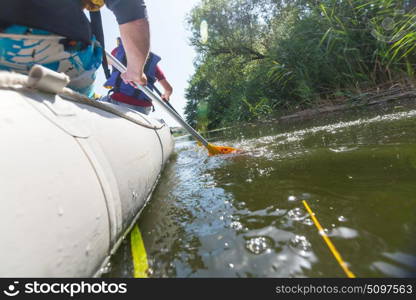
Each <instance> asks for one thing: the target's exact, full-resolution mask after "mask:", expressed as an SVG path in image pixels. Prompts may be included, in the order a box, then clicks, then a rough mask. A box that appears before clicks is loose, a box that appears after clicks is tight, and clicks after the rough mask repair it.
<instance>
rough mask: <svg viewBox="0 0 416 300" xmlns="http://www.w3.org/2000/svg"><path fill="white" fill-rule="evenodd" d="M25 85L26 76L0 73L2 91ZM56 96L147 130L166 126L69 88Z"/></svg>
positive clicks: (16, 88)
mask: <svg viewBox="0 0 416 300" xmlns="http://www.w3.org/2000/svg"><path fill="white" fill-rule="evenodd" d="M27 85H28V76H26V75H22V74H17V73H10V72H0V88H2V89H11V90H15V91H19V90H21V89H22V88H24V89H27V88H28V86H27ZM58 95H59V96H61V97H64V98H65V99H66V100H69V101H72V102H77V103H81V104H86V105H89V106H93V107H96V108H99V109H101V110H104V111H106V112H109V113H112V114H114V115H117V116H119V117H121V118H123V119H126V120H128V121H130V122H133V123H135V124H137V125H140V126H142V127H145V128H148V129H152V130H160V129H162V128H163V127H165V126H166V124H161V125H160V126H156V125H152V123H151V122H150V121H149V120H147V119H145V118H144V117H142V116H140V115H139V114H137V116H139V117H141V118H143V119H144V120H145V121H146V122H147V124H146V123H144V122H142V121H140V120H138V119H137V118H134V117H131V116H128V115H126V114H125V113H123V112H121V111H119V110H118V109H116V108H113V107H111V106H110V105H107V104H106V103H104V102H100V101H96V100H92V99H90V98H88V97H87V96H84V95H82V94H80V93H77V92H75V91H73V90H71V89H70V88H63V89H62V91H61V92H59V93H58Z"/></svg>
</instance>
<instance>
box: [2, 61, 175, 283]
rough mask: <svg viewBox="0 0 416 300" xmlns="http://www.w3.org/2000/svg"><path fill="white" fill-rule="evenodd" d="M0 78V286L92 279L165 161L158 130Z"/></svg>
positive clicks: (52, 79) (166, 145) (97, 105)
mask: <svg viewBox="0 0 416 300" xmlns="http://www.w3.org/2000/svg"><path fill="white" fill-rule="evenodd" d="M67 83H68V80H67V77H66V76H65V75H62V74H58V73H55V72H52V71H49V70H47V69H44V68H42V67H39V66H35V67H34V68H33V69H32V70H31V73H30V74H29V76H24V75H20V74H14V73H9V72H0V138H1V148H0V213H1V217H0V240H1V250H0V276H2V277H90V276H100V275H101V274H102V272H103V270H104V269H105V267H106V265H107V264H108V262H109V259H110V257H111V255H112V254H114V252H115V251H116V250H117V248H118V246H119V245H120V243H121V242H122V240H123V239H124V238H125V237H126V235H127V234H128V232H129V229H130V228H131V227H132V225H133V224H134V223H135V222H136V221H137V218H138V216H139V213H140V211H141V210H142V208H143V207H144V205H145V204H146V201H147V200H148V199H149V197H150V195H151V193H152V191H153V189H154V187H155V184H156V182H157V180H158V178H159V175H160V173H161V171H162V169H163V166H164V165H165V163H166V162H167V160H168V158H169V156H170V154H171V153H172V151H173V146H174V141H173V138H172V135H171V133H170V129H169V128H168V127H167V126H166V125H165V124H163V122H159V121H156V120H154V119H151V118H149V117H147V116H145V115H142V114H140V113H137V112H134V111H131V110H129V109H124V108H122V107H119V106H116V105H112V104H108V103H101V102H97V101H92V100H90V99H88V98H86V97H84V96H82V95H80V94H77V93H75V92H73V91H72V90H70V89H68V88H66V87H65V86H66V84H67Z"/></svg>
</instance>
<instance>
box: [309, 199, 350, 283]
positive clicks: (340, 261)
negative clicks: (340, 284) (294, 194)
mask: <svg viewBox="0 0 416 300" xmlns="http://www.w3.org/2000/svg"><path fill="white" fill-rule="evenodd" d="M302 203H303V205H304V206H305V208H306V210H307V211H308V213H309V215H310V216H311V218H312V221H313V223H314V224H315V226H316V228H317V229H318V231H319V234H320V235H321V236H322V238H323V239H324V241H325V243H326V244H327V246H328V248H329V250H330V251H331V253H332V254H333V255H334V257H335V259H336V260H337V262H338V264H339V265H340V266H341V268H342V270H343V271H344V272H345V274H346V275H347V276H348V278H355V275H354V273H353V272H351V271H350V269H349V268H348V266H347V264H346V262H345V261H344V260H343V259H342V256H341V254H340V253H339V252H338V250H337V248H335V245H334V244H333V243H332V242H331V240H330V238H329V237H328V235H327V234H326V233H325V231H324V229H323V228H322V226H321V224H320V223H319V221H318V219H317V218H316V216H315V213H314V212H313V211H312V209H311V208H310V207H309V205H308V203H307V202H306V201H305V200H303V201H302Z"/></svg>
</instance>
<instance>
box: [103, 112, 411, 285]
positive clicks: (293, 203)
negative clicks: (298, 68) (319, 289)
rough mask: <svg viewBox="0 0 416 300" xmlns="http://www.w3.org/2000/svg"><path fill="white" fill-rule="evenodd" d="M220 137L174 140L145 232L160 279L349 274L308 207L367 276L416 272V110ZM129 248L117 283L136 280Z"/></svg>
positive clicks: (119, 258) (118, 261) (144, 220)
mask: <svg viewBox="0 0 416 300" xmlns="http://www.w3.org/2000/svg"><path fill="white" fill-rule="evenodd" d="M358 117H359V116H357V115H355V116H351V115H347V116H345V117H343V119H342V121H341V122H340V121H339V120H330V119H329V120H319V121H316V120H315V121H313V122H309V123H304V124H301V125H285V126H281V125H275V124H273V123H271V124H266V125H258V126H254V127H252V126H249V127H246V128H238V129H235V130H234V131H233V130H227V131H225V132H219V133H218V134H217V135H216V136H215V137H213V139H215V140H216V141H217V142H218V143H221V144H228V145H230V144H231V145H232V146H235V147H237V148H242V149H245V150H247V153H246V154H244V155H231V156H227V157H207V155H206V153H205V150H204V149H201V148H198V147H197V146H196V145H195V143H194V142H192V141H186V140H182V141H181V142H178V143H177V149H176V152H177V154H176V155H175V156H174V158H173V159H172V161H171V163H170V164H169V165H168V166H167V168H166V170H165V171H164V174H163V177H162V180H161V181H160V184H159V186H158V188H157V189H156V191H155V194H154V196H153V198H152V201H151V203H150V204H149V205H148V206H147V207H146V209H145V211H144V213H143V215H142V216H141V219H140V221H139V227H140V229H141V231H142V234H143V238H144V242H145V246H146V249H147V252H148V253H147V254H148V258H149V265H150V268H151V275H152V276H154V277H344V276H345V274H344V273H343V271H342V270H341V268H340V267H339V266H338V264H337V262H336V261H335V259H334V258H333V257H332V255H331V253H330V252H329V250H328V248H327V246H326V245H325V244H324V242H323V240H322V238H321V236H320V235H319V234H318V232H317V230H316V228H315V227H314V225H313V222H312V220H311V219H310V217H309V215H308V214H307V212H306V210H305V209H304V207H303V205H302V202H301V200H307V201H308V203H309V205H310V206H311V207H312V209H313V210H314V212H315V213H316V216H317V217H318V219H319V221H320V222H321V224H322V225H323V226H324V228H325V231H326V232H327V234H328V235H329V236H330V237H331V239H332V241H333V242H334V244H335V245H336V246H337V248H338V250H339V252H340V253H341V254H342V256H343V258H344V259H345V260H346V261H347V263H348V265H349V267H350V268H351V270H352V271H353V272H354V273H355V274H356V275H357V276H358V277H384V276H396V277H403V276H414V275H415V273H416V247H415V246H416V245H415V241H414V236H415V233H416V221H415V212H416V197H415V192H416V185H415V181H416V132H415V130H414V128H415V126H416V110H410V111H405V112H391V113H388V114H386V115H383V116H374V117H372V116H370V117H363V118H358ZM129 252H130V249H129V246H128V243H126V245H125V246H124V247H122V248H121V249H120V251H119V253H118V254H117V255H116V257H115V259H114V260H113V270H112V271H111V273H110V276H123V277H129V276H131V274H132V266H131V255H130V253H129Z"/></svg>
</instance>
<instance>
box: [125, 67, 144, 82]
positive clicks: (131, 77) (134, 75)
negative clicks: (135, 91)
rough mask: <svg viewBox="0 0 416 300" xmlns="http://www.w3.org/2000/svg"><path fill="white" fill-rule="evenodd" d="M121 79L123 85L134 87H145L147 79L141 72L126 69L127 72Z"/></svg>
mask: <svg viewBox="0 0 416 300" xmlns="http://www.w3.org/2000/svg"><path fill="white" fill-rule="evenodd" d="M121 79H123V81H124V83H125V84H130V85H132V86H135V84H134V83H138V84H140V85H141V86H146V85H147V77H146V74H144V73H143V72H134V71H131V70H129V69H128V68H127V71H126V72H124V73H122V74H121Z"/></svg>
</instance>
